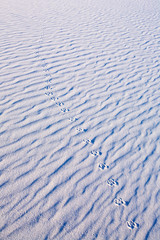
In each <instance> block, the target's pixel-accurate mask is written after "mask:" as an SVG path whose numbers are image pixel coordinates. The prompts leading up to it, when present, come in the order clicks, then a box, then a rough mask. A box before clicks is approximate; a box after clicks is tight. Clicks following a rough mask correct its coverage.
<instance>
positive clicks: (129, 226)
mask: <svg viewBox="0 0 160 240" xmlns="http://www.w3.org/2000/svg"><path fill="white" fill-rule="evenodd" d="M127 227H128V228H129V229H134V228H138V223H136V222H134V221H132V220H130V221H127Z"/></svg>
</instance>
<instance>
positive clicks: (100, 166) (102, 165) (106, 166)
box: [98, 163, 109, 170]
mask: <svg viewBox="0 0 160 240" xmlns="http://www.w3.org/2000/svg"><path fill="white" fill-rule="evenodd" d="M98 167H99V168H100V169H101V170H105V169H107V168H109V166H108V165H106V164H105V163H100V164H99V166H98Z"/></svg>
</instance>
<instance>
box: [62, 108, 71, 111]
mask: <svg viewBox="0 0 160 240" xmlns="http://www.w3.org/2000/svg"><path fill="white" fill-rule="evenodd" d="M61 112H69V109H67V108H62V109H61Z"/></svg>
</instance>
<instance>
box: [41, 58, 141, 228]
mask: <svg viewBox="0 0 160 240" xmlns="http://www.w3.org/2000/svg"><path fill="white" fill-rule="evenodd" d="M41 61H44V60H42V59H41ZM43 69H44V72H45V75H46V78H47V79H48V80H47V81H46V82H47V86H46V92H45V95H47V96H48V97H49V98H50V99H51V100H52V101H54V102H55V104H56V105H57V106H58V107H60V111H61V112H62V113H66V112H69V111H70V110H69V109H68V108H65V104H64V103H63V102H60V101H59V98H58V97H55V96H54V93H53V92H52V87H51V85H50V83H51V80H52V76H51V74H50V72H49V70H48V69H47V65H46V63H45V62H44V64H43ZM77 120H78V119H77V118H75V117H71V118H69V121H70V122H74V121H77ZM76 131H77V132H79V133H83V132H86V131H87V130H86V129H83V128H80V127H78V128H76ZM83 142H84V143H86V144H93V142H92V140H90V139H83ZM101 154H102V153H101V152H100V151H97V150H92V151H91V155H93V156H95V157H98V156H99V155H101ZM98 167H99V169H100V170H102V171H104V170H106V169H108V168H109V166H108V165H106V164H105V163H99V164H98ZM107 184H108V186H110V187H116V186H118V185H119V184H118V182H117V181H116V180H115V179H113V178H109V179H108V181H107ZM114 204H115V205H116V206H127V202H125V201H124V200H123V199H122V198H115V199H114ZM138 226H139V224H138V223H136V222H135V221H133V220H130V221H127V227H128V228H129V229H131V230H132V229H135V228H138Z"/></svg>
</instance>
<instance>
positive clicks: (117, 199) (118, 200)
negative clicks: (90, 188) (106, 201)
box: [114, 198, 126, 206]
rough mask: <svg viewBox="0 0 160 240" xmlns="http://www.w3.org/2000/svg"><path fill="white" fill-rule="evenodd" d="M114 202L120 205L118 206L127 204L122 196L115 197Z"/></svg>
mask: <svg viewBox="0 0 160 240" xmlns="http://www.w3.org/2000/svg"><path fill="white" fill-rule="evenodd" d="M114 203H115V204H116V205H118V206H120V205H124V206H125V205H126V202H125V201H124V200H122V198H115V199H114Z"/></svg>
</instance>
